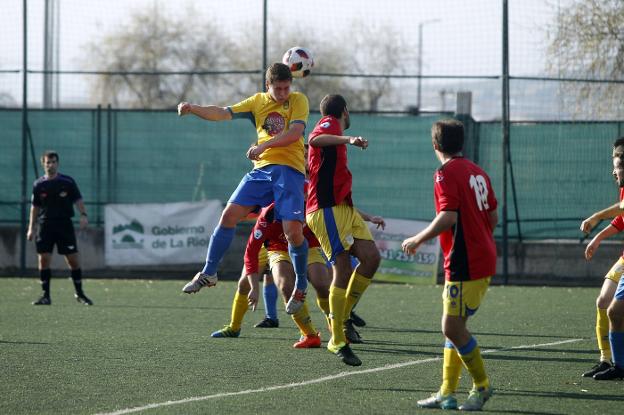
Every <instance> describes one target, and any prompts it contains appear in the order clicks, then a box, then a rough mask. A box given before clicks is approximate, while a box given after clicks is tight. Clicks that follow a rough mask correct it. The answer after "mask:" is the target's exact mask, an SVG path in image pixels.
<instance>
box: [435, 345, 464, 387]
mask: <svg viewBox="0 0 624 415" xmlns="http://www.w3.org/2000/svg"><path fill="white" fill-rule="evenodd" d="M450 346H451V347H448V344H447V345H446V347H444V363H443V365H442V386H441V387H440V394H442V395H449V394H451V393H455V391H456V390H457V384H458V383H459V376H460V375H461V370H462V360H461V358H460V357H459V353H457V349H455V347H454V346H453V344H452V343H450Z"/></svg>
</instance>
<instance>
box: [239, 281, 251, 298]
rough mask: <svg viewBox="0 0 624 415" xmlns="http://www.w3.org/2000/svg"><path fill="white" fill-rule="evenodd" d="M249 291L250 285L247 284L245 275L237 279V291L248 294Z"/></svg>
mask: <svg viewBox="0 0 624 415" xmlns="http://www.w3.org/2000/svg"><path fill="white" fill-rule="evenodd" d="M249 291H251V285H250V284H249V280H248V279H247V277H246V276H245V277H243V278H241V279H239V280H238V293H239V294H243V295H245V294H249Z"/></svg>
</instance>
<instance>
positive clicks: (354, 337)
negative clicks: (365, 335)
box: [344, 319, 364, 344]
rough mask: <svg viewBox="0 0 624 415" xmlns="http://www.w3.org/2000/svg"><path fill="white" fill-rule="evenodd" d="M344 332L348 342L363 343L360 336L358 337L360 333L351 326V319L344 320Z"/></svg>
mask: <svg viewBox="0 0 624 415" xmlns="http://www.w3.org/2000/svg"><path fill="white" fill-rule="evenodd" d="M344 334H345V337H346V338H347V341H348V342H349V343H354V344H359V343H364V341H363V340H362V337H360V333H358V332H357V330H355V327H353V321H351V319H348V320H347V321H345V325H344Z"/></svg>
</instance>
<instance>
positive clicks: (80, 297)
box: [74, 294, 93, 305]
mask: <svg viewBox="0 0 624 415" xmlns="http://www.w3.org/2000/svg"><path fill="white" fill-rule="evenodd" d="M74 298H75V299H76V301H78V302H79V303H80V304H84V305H93V301H91V300H90V299H89V297H87V296H86V295H84V294H74Z"/></svg>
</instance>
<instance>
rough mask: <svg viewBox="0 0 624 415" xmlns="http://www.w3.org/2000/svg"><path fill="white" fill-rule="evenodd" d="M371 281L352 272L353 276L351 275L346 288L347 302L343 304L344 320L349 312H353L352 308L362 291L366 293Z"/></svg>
mask: <svg viewBox="0 0 624 415" xmlns="http://www.w3.org/2000/svg"><path fill="white" fill-rule="evenodd" d="M371 281H372V280H371V279H370V278H366V277H365V276H363V275H361V274H358V273H357V272H355V271H353V275H351V280H350V281H349V286H348V287H347V293H346V297H347V300H346V302H345V314H344V315H345V318H348V317H349V315H350V314H351V310H353V306H354V305H356V304H357V302H358V301H359V300H360V297H361V296H362V294H363V293H364V291H366V289H367V288H368V286H369V285H370V283H371Z"/></svg>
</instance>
